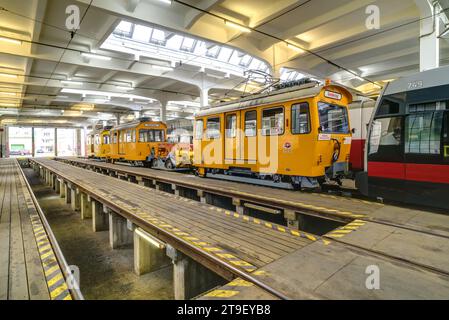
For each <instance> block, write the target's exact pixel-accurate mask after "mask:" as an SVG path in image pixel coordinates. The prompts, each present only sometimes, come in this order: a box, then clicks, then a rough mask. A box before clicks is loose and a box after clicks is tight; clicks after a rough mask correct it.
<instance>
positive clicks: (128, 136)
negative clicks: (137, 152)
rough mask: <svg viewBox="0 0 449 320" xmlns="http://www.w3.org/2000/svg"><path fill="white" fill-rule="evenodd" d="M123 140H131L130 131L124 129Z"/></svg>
mask: <svg viewBox="0 0 449 320" xmlns="http://www.w3.org/2000/svg"><path fill="white" fill-rule="evenodd" d="M125 142H131V131H130V130H127V131H126V136H125Z"/></svg>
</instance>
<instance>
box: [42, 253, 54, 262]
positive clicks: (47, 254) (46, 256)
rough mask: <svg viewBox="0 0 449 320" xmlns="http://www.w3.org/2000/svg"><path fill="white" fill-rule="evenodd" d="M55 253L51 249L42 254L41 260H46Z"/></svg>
mask: <svg viewBox="0 0 449 320" xmlns="http://www.w3.org/2000/svg"><path fill="white" fill-rule="evenodd" d="M52 254H53V251H49V252H47V253H45V254H43V255H41V260H45V259H47V258H48V257H49V256H51V255H52Z"/></svg>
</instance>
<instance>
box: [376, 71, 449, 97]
mask: <svg viewBox="0 0 449 320" xmlns="http://www.w3.org/2000/svg"><path fill="white" fill-rule="evenodd" d="M447 84H449V66H444V67H440V68H435V69H430V70H426V71H422V72H418V73H415V74H413V75H410V76H407V77H403V78H399V79H397V80H395V81H393V82H390V83H389V84H388V85H387V87H386V89H385V91H384V95H390V94H396V93H401V92H407V91H413V90H420V89H425V88H432V87H438V86H443V85H447Z"/></svg>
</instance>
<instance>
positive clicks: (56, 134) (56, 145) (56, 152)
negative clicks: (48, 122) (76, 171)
mask: <svg viewBox="0 0 449 320" xmlns="http://www.w3.org/2000/svg"><path fill="white" fill-rule="evenodd" d="M54 144H55V157H57V156H58V128H55V141H54Z"/></svg>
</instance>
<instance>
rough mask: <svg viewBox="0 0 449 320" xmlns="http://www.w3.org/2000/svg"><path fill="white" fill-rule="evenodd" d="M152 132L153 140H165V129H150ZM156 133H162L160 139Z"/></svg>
mask: <svg viewBox="0 0 449 320" xmlns="http://www.w3.org/2000/svg"><path fill="white" fill-rule="evenodd" d="M150 131H151V132H152V137H153V139H152V141H151V142H164V140H165V131H164V130H163V129H150ZM156 133H159V134H160V138H161V139H160V141H156Z"/></svg>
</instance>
